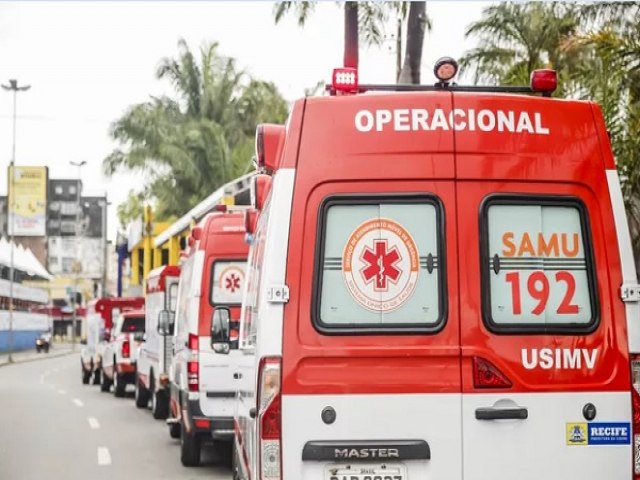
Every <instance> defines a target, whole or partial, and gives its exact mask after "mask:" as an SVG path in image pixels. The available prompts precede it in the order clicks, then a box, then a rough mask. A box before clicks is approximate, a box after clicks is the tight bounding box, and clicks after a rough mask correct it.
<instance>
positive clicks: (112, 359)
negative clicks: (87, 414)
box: [100, 310, 144, 397]
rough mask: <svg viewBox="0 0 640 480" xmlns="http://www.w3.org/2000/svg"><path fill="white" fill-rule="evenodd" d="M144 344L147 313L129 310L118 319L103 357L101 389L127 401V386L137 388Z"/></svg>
mask: <svg viewBox="0 0 640 480" xmlns="http://www.w3.org/2000/svg"><path fill="white" fill-rule="evenodd" d="M143 342H144V311H143V310H128V311H125V312H122V313H121V314H120V315H119V316H118V318H117V319H116V323H115V325H114V326H113V330H112V331H111V341H109V342H108V343H107V344H106V345H105V347H104V351H103V353H102V383H101V384H100V389H101V390H102V391H103V392H108V391H109V389H110V388H111V386H112V385H113V394H114V395H115V396H116V397H124V396H125V393H126V388H127V385H134V384H135V380H136V368H137V361H138V353H139V351H140V347H141V344H142V343H143Z"/></svg>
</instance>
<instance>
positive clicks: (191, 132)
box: [103, 40, 288, 218]
mask: <svg viewBox="0 0 640 480" xmlns="http://www.w3.org/2000/svg"><path fill="white" fill-rule="evenodd" d="M198 53H199V55H195V54H194V52H192V51H191V50H190V49H189V47H188V45H187V43H186V42H185V41H184V40H180V41H179V42H178V56H177V57H176V58H170V57H167V58H164V59H162V60H161V62H160V64H159V66H158V69H157V72H156V75H157V78H158V79H160V80H165V81H169V82H170V83H171V84H172V85H173V86H174V88H175V92H176V97H175V98H171V97H164V96H163V97H151V98H150V100H149V101H147V102H144V103H141V104H137V105H133V106H131V107H130V108H129V109H128V110H127V111H126V112H125V113H124V115H123V116H122V117H120V118H119V119H118V120H116V121H115V122H114V123H113V124H112V125H111V129H110V134H111V136H112V138H113V139H114V140H116V141H117V142H118V143H119V144H120V147H119V148H116V149H114V150H113V151H112V152H111V153H110V154H109V155H108V156H107V157H106V158H105V159H104V161H103V167H104V170H105V173H106V174H107V175H111V174H113V173H114V172H116V171H119V170H123V169H124V170H137V171H142V172H144V174H145V175H146V176H147V178H148V179H149V184H148V186H147V193H146V195H147V196H146V198H148V199H150V200H154V201H155V204H156V217H157V218H163V217H167V216H171V215H177V216H180V215H182V214H184V213H185V212H186V211H187V210H188V209H189V208H191V207H193V206H194V205H196V204H197V203H198V202H200V201H201V200H202V199H203V198H205V197H206V196H208V195H209V194H211V192H213V191H214V190H216V189H217V188H219V187H220V186H221V185H223V184H224V183H227V182H229V181H230V180H232V179H233V178H236V177H237V176H238V175H240V174H242V173H244V172H246V171H247V165H248V164H249V162H250V159H251V149H249V148H248V145H253V142H254V140H253V139H254V135H255V127H256V124H257V123H261V122H267V121H268V122H276V123H281V122H284V120H285V119H286V116H287V110H288V105H287V102H286V101H285V100H284V98H283V97H282V96H281V95H280V93H279V92H278V90H277V88H276V87H275V85H273V84H272V83H270V82H265V81H261V80H257V79H252V78H250V77H249V75H247V74H246V73H245V72H243V71H242V70H240V69H238V68H237V66H236V63H235V60H234V59H232V58H229V57H225V56H222V55H220V54H219V53H218V44H217V43H212V44H209V45H205V46H203V47H202V48H201V49H200V51H199V52H198ZM176 199H179V201H176Z"/></svg>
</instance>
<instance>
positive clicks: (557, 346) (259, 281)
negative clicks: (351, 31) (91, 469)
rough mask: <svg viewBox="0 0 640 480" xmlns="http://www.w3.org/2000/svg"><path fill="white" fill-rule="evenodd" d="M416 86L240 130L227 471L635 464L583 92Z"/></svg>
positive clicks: (293, 476) (620, 327) (622, 228)
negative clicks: (244, 138)
mask: <svg viewBox="0 0 640 480" xmlns="http://www.w3.org/2000/svg"><path fill="white" fill-rule="evenodd" d="M336 78H338V82H340V79H342V81H344V79H345V78H346V79H351V80H352V79H353V74H352V73H351V72H349V71H346V72H344V73H340V74H339V75H338V76H337V77H336V76H335V75H334V80H335V79H336ZM532 78H533V82H532V85H533V86H532V88H531V89H530V90H528V92H529V93H532V92H535V91H539V92H540V91H541V92H543V93H545V96H546V94H548V93H549V90H553V88H555V86H554V87H553V88H550V87H549V86H548V85H549V82H550V81H551V79H552V78H553V83H554V85H555V75H554V76H553V77H552V76H551V75H550V74H549V71H545V72H542V73H539V72H536V73H535V74H534V75H533V76H532ZM541 85H542V86H541ZM342 87H344V85H342V86H340V85H338V86H336V85H334V92H335V90H337V89H338V88H342ZM347 87H349V88H350V89H351V90H349V88H345V91H349V92H350V93H353V92H354V89H355V91H358V90H359V87H357V86H355V87H354V86H353V83H351V84H350V85H347ZM367 88H371V89H374V88H375V87H367ZM392 88H394V87H391V86H389V87H388V88H386V89H387V90H391V89H392ZM418 88H419V87H416V88H415V89H414V91H401V92H387V93H380V94H377V95H359V94H356V93H354V94H348V95H347V94H345V95H338V96H333V97H323V98H306V99H303V100H299V101H297V102H296V103H295V104H294V106H293V109H292V112H291V115H290V117H289V120H288V122H287V126H286V127H284V126H275V125H264V126H261V127H259V128H258V132H257V138H256V146H257V159H258V166H259V169H260V170H261V172H262V174H261V175H259V176H258V177H257V180H256V183H255V189H254V202H255V206H256V212H259V214H258V216H257V221H256V220H255V219H254V218H253V217H255V216H256V215H257V213H256V212H253V213H251V214H249V215H247V218H248V220H247V224H248V225H249V229H248V230H249V232H250V233H252V234H253V236H254V240H253V244H252V247H251V251H250V254H249V260H248V265H247V271H248V274H247V291H246V295H245V298H244V300H243V310H242V314H241V322H240V346H239V348H240V351H241V352H242V354H243V355H244V357H245V358H246V359H247V363H246V364H245V365H244V366H243V367H242V368H241V370H240V372H239V376H240V383H239V385H238V390H237V405H236V409H237V410H236V415H235V428H236V441H235V452H234V475H235V477H236V478H241V479H243V480H418V479H420V480H422V479H434V480H436V479H437V480H444V479H446V480H514V479H518V480H541V479H545V480H546V479H549V480H550V479H567V478H579V479H581V480H600V479H602V478H609V479H616V480H638V479H639V478H640V469H639V468H638V467H640V464H639V462H640V457H639V456H638V449H637V448H636V450H635V459H636V461H635V462H634V443H635V444H636V445H637V444H638V442H639V440H640V395H639V394H638V392H637V391H636V389H634V388H633V384H632V375H633V376H634V377H635V379H636V382H634V383H638V381H637V379H638V378H640V376H639V372H640V368H639V365H638V361H637V358H638V357H637V355H638V354H639V353H640V315H639V313H640V310H639V307H638V305H639V304H638V302H639V300H640V288H639V287H638V284H637V278H636V272H635V267H634V260H633V254H632V250H631V243H630V238H629V231H628V227H627V222H626V218H625V212H624V206H623V202H622V195H621V190H620V183H619V180H618V176H617V172H616V169H615V161H614V159H613V156H612V153H611V148H610V145H609V142H608V138H607V132H606V127H605V125H604V121H603V118H602V114H601V112H600V110H599V108H598V106H597V105H595V104H593V103H592V102H580V101H567V100H561V99H553V98H540V97H537V96H534V95H520V94H517V93H526V92H525V90H526V89H524V88H523V89H520V90H518V89H513V88H511V89H510V88H502V87H500V88H494V89H491V88H484V89H481V88H479V89H475V90H474V89H473V88H466V87H458V86H447V85H439V86H436V87H425V88H423V90H424V91H418ZM420 88H422V87H420ZM362 89H364V87H363V88H362ZM400 89H402V87H400ZM514 93H516V94H514ZM252 216H253V217H252ZM634 470H635V472H634Z"/></svg>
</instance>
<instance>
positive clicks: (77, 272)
mask: <svg viewBox="0 0 640 480" xmlns="http://www.w3.org/2000/svg"><path fill="white" fill-rule="evenodd" d="M69 163H70V164H71V165H73V166H74V167H78V188H77V194H78V205H77V208H76V254H75V257H76V261H75V262H73V267H72V270H73V274H74V275H73V276H74V280H73V296H72V299H71V306H72V307H73V315H72V317H71V318H72V320H71V322H72V323H71V349H72V350H73V351H75V349H76V307H77V305H76V299H77V298H78V276H79V275H80V272H81V271H82V263H81V262H80V259H79V258H78V257H79V256H80V255H79V252H80V248H79V247H80V208H81V204H80V201H81V197H80V195H81V194H82V173H81V170H80V169H81V168H82V167H84V166H85V165H86V164H87V162H86V160H82V161H81V162H74V161H70V162H69Z"/></svg>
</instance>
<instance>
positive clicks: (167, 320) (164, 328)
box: [158, 310, 173, 337]
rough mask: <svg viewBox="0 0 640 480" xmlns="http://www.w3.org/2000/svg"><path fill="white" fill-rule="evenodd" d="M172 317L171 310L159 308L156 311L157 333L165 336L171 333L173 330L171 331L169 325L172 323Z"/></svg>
mask: <svg viewBox="0 0 640 480" xmlns="http://www.w3.org/2000/svg"><path fill="white" fill-rule="evenodd" d="M172 320H173V318H172V315H171V312H169V310H161V311H160V312H159V313H158V334H159V335H162V336H163V337H166V336H167V335H171V334H172V333H173V332H172V331H171V330H172V329H171V327H172V325H173V321H172Z"/></svg>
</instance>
